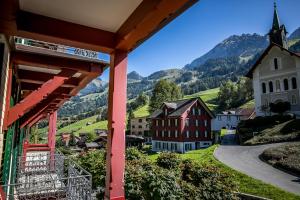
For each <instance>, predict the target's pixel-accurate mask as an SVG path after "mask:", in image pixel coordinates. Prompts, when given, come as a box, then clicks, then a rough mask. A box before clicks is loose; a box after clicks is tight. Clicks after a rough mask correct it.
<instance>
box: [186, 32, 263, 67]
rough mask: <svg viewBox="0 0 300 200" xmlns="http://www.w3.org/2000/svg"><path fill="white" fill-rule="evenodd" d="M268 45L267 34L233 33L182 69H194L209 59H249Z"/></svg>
mask: <svg viewBox="0 0 300 200" xmlns="http://www.w3.org/2000/svg"><path fill="white" fill-rule="evenodd" d="M267 45H268V39H267V36H261V35H258V34H256V33H254V34H242V35H233V36H230V37H229V38H227V39H225V40H223V41H222V42H221V43H219V44H218V45H216V46H215V47H214V48H213V49H212V50H210V51H209V52H207V53H206V54H204V55H203V56H201V57H199V58H196V59H195V60H193V61H192V62H191V63H190V64H187V65H186V66H185V67H184V69H189V70H190V69H194V68H197V67H199V66H200V65H202V64H204V63H205V62H206V61H207V60H209V59H216V58H228V57H239V58H240V59H246V60H247V59H249V58H251V56H253V55H255V54H257V53H258V52H260V51H262V50H264V49H265V48H266V47H267Z"/></svg>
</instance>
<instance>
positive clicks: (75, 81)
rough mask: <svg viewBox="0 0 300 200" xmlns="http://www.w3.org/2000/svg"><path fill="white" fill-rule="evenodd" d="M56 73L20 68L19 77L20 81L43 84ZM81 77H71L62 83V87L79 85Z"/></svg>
mask: <svg viewBox="0 0 300 200" xmlns="http://www.w3.org/2000/svg"><path fill="white" fill-rule="evenodd" d="M54 76H55V74H48V73H43V72H35V71H28V70H22V69H19V70H18V78H19V81H20V82H26V83H34V84H40V85H41V84H43V83H45V82H46V81H48V80H50V79H52V78H53V77H54ZM79 82H80V79H79V78H74V77H71V78H69V79H68V80H66V82H65V83H64V84H63V85H62V87H76V86H78V85H79Z"/></svg>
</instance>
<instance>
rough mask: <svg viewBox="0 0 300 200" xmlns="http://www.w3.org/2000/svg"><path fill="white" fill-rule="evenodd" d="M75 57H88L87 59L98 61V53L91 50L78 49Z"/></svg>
mask: <svg viewBox="0 0 300 200" xmlns="http://www.w3.org/2000/svg"><path fill="white" fill-rule="evenodd" d="M74 55H77V56H82V57H86V58H92V59H97V58H98V53H97V52H95V51H90V50H85V49H78V48H75V50H74Z"/></svg>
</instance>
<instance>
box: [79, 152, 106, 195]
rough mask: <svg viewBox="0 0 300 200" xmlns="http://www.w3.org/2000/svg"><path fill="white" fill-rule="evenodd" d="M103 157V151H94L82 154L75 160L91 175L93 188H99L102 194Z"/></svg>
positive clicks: (103, 178) (103, 184) (103, 180)
mask: <svg viewBox="0 0 300 200" xmlns="http://www.w3.org/2000/svg"><path fill="white" fill-rule="evenodd" d="M105 156H106V155H105V151H104V150H95V151H89V152H87V153H85V154H82V155H80V156H79V157H78V158H77V162H78V163H79V164H80V165H81V166H82V167H83V168H84V169H85V170H87V171H88V172H90V173H91V175H92V181H93V182H92V185H93V188H97V187H100V190H101V191H102V192H104V188H105V174H106V172H105V170H106V166H105V163H106V162H105V160H106V157H105Z"/></svg>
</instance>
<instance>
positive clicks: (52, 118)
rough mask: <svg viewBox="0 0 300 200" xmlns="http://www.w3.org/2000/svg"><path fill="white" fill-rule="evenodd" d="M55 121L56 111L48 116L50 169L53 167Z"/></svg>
mask: <svg viewBox="0 0 300 200" xmlns="http://www.w3.org/2000/svg"><path fill="white" fill-rule="evenodd" d="M56 121H57V111H55V112H53V113H51V114H50V118H49V132H48V145H49V148H50V169H51V170H53V169H54V162H55V161H54V159H55V158H54V153H55V135H56Z"/></svg>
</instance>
